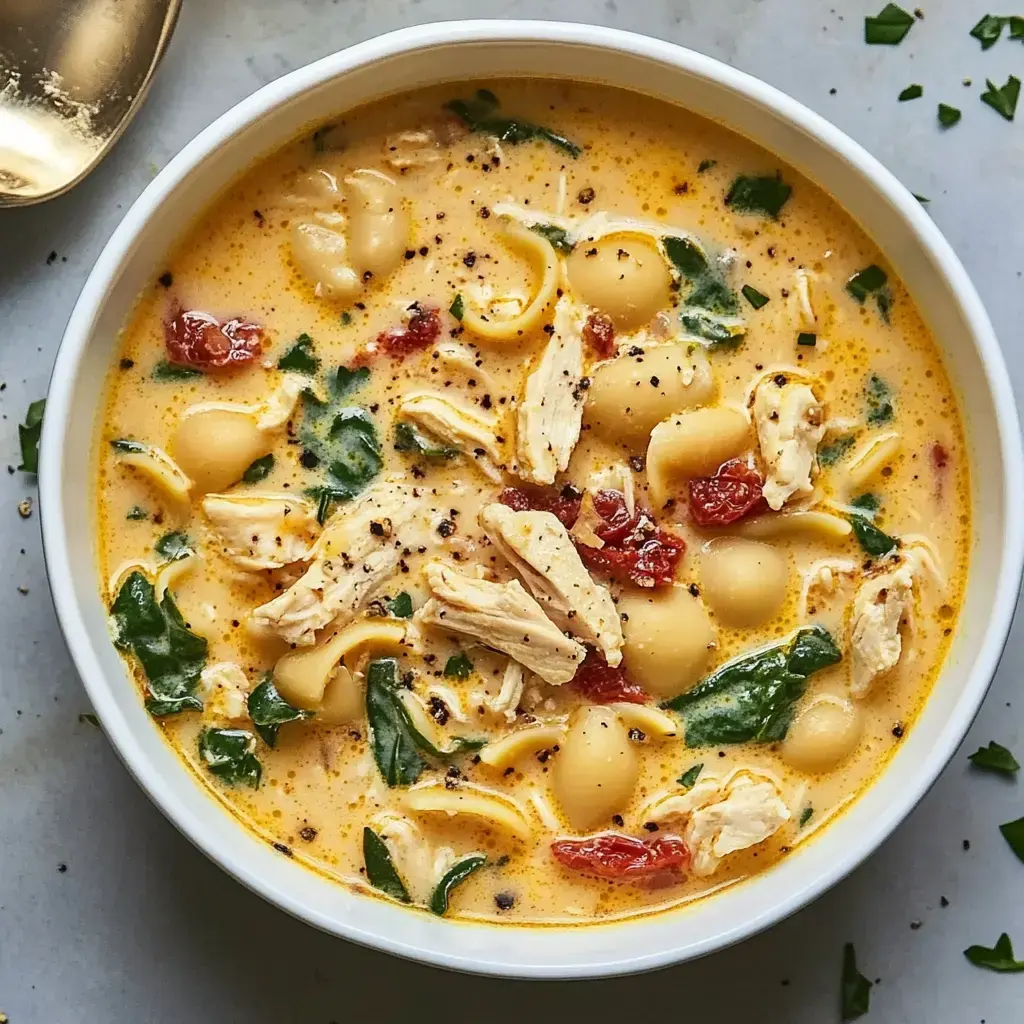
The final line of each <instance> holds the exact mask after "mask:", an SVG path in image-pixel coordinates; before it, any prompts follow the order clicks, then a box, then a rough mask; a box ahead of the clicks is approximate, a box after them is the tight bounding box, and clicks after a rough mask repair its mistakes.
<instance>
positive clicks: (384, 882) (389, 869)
mask: <svg viewBox="0 0 1024 1024" xmlns="http://www.w3.org/2000/svg"><path fill="white" fill-rule="evenodd" d="M363 863H364V864H365V865H366V880H367V881H368V882H369V883H370V885H372V886H373V887H374V889H379V890H380V891H381V892H382V893H384V895H385V896H390V897H391V898H392V899H393V900H398V901H399V902H400V903H411V902H412V900H411V898H410V897H409V891H408V889H406V887H405V883H404V882H403V881H402V878H401V876H400V875H399V874H398V871H397V870H396V869H395V865H394V862H393V861H392V860H391V851H390V850H389V849H388V848H387V844H386V843H385V842H384V840H383V839H381V837H380V836H379V835H377V833H376V832H374V831H373V829H372V828H370V827H369V826H367V827H366V828H364V829H363Z"/></svg>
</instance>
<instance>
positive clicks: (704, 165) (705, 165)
mask: <svg viewBox="0 0 1024 1024" xmlns="http://www.w3.org/2000/svg"><path fill="white" fill-rule="evenodd" d="M717 163H718V161H717V160H708V159H704V160H701V162H700V163H699V164H697V173H698V174H703V173H704V172H705V171H710V170H711V168H712V167H714V166H715V164H717Z"/></svg>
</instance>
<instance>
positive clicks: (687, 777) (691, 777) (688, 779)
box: [676, 761, 704, 789]
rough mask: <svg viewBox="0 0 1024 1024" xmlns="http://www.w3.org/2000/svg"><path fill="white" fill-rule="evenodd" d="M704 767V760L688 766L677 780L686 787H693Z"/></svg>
mask: <svg viewBox="0 0 1024 1024" xmlns="http://www.w3.org/2000/svg"><path fill="white" fill-rule="evenodd" d="M703 769H704V762H703V761H701V762H700V764H695V765H693V766H692V767H690V768H687V769H686V771H685V772H683V774H682V775H680V776H679V778H678V779H676V782H678V783H679V785H680V786H682V787H683V788H684V789H693V785H694V783H695V782H696V781H697V777H698V776H699V775H700V773H701V771H703Z"/></svg>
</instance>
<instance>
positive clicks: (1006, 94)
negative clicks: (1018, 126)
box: [981, 75, 1020, 121]
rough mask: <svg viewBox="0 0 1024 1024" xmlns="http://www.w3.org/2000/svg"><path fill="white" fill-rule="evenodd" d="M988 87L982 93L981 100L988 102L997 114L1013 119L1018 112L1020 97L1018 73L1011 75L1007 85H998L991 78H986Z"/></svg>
mask: <svg viewBox="0 0 1024 1024" xmlns="http://www.w3.org/2000/svg"><path fill="white" fill-rule="evenodd" d="M985 85H986V86H987V87H988V88H987V89H986V90H985V91H984V92H983V93H982V94H981V102H982V103H987V104H988V105H989V106H990V107H991V108H992V109H993V110H994V111H995V112H996V113H997V114H999V115H1000V116H1002V117H1004V118H1005V119H1006V120H1007V121H1012V120H1013V115H1014V114H1015V113H1016V112H1017V100H1018V99H1019V97H1020V79H1019V78H1018V77H1017V76H1016V75H1010V77H1009V78H1008V79H1007V80H1006V85H1003V86H996V85H994V84H993V83H992V81H991V80H990V79H987V78H986V79H985Z"/></svg>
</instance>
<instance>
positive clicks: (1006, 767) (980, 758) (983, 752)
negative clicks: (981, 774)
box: [967, 740, 1020, 775]
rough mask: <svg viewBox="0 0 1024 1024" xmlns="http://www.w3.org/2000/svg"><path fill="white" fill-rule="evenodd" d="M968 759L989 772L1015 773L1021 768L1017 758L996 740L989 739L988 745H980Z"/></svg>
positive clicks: (976, 766) (975, 765)
mask: <svg viewBox="0 0 1024 1024" xmlns="http://www.w3.org/2000/svg"><path fill="white" fill-rule="evenodd" d="M967 760H968V761H970V762H971V764H973V765H974V767H975V768H981V769H983V770H984V771H987V772H1000V773H1001V774H1003V775H1013V773H1014V772H1016V771H1017V770H1018V769H1019V768H1020V765H1019V764H1018V763H1017V758H1015V757H1014V756H1013V754H1011V753H1010V751H1009V750H1007V749H1006V747H1004V746H1003V745H1002V744H1001V743H996V742H995V741H994V740H989V744H988V746H987V747H979V748H978V749H977V750H976V751H975V752H974V753H973V754H971V756H970V757H969V758H968V759H967Z"/></svg>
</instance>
